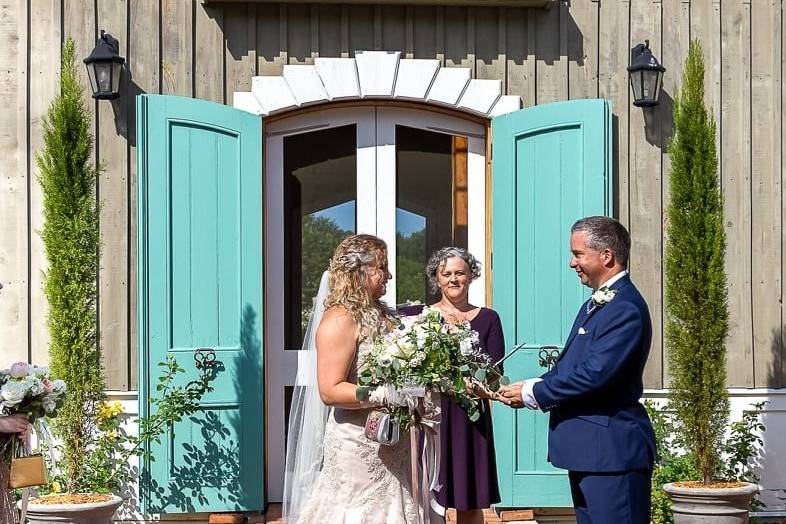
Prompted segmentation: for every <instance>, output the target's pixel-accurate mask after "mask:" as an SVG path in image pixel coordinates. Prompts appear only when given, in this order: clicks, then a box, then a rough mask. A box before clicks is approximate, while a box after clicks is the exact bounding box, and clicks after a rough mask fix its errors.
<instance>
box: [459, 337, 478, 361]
mask: <svg viewBox="0 0 786 524" xmlns="http://www.w3.org/2000/svg"><path fill="white" fill-rule="evenodd" d="M459 349H460V350H461V354H462V355H464V356H465V357H466V356H469V355H472V354H473V353H474V352H475V351H474V347H473V345H472V339H469V338H464V339H462V340H461V342H459Z"/></svg>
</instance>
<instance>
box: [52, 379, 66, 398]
mask: <svg viewBox="0 0 786 524" xmlns="http://www.w3.org/2000/svg"><path fill="white" fill-rule="evenodd" d="M52 389H53V390H54V392H55V393H56V394H58V395H60V394H62V393H64V392H65V390H66V383H65V382H64V381H62V380H60V379H58V380H53V381H52Z"/></svg>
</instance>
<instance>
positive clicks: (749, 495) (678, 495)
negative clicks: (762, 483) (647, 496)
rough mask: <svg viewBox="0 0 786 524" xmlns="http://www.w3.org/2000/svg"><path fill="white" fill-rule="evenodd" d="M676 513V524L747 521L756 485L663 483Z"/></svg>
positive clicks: (721, 523)
mask: <svg viewBox="0 0 786 524" xmlns="http://www.w3.org/2000/svg"><path fill="white" fill-rule="evenodd" d="M663 490H664V491H665V492H666V493H667V494H668V495H669V498H670V499H671V503H672V511H673V512H674V524H710V523H712V524H745V523H747V522H748V511H749V508H750V502H751V499H753V496H754V495H755V494H756V493H757V492H758V491H759V486H757V485H756V484H750V483H747V482H746V483H745V485H744V486H740V487H738V488H687V487H682V486H675V485H674V484H664V485H663Z"/></svg>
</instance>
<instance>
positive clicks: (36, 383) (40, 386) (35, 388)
mask: <svg viewBox="0 0 786 524" xmlns="http://www.w3.org/2000/svg"><path fill="white" fill-rule="evenodd" d="M25 385H26V386H27V389H28V390H29V391H30V394H31V395H33V396H38V395H40V394H41V393H43V392H44V383H43V382H41V380H39V379H37V378H35V377H34V376H30V377H27V378H26V379H25Z"/></svg>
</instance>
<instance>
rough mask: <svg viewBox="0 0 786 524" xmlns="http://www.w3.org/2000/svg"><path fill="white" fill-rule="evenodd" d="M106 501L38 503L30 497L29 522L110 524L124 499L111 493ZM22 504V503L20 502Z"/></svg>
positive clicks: (28, 507)
mask: <svg viewBox="0 0 786 524" xmlns="http://www.w3.org/2000/svg"><path fill="white" fill-rule="evenodd" d="M110 497H112V499H111V500H108V501H106V502H91V503H84V504H36V503H35V499H32V498H31V499H30V503H29V504H28V505H27V522H28V523H29V524H51V523H53V522H57V523H59V524H110V523H111V522H112V516H113V515H114V514H115V511H117V508H118V507H120V504H122V503H123V499H121V498H120V497H118V496H116V495H110ZM20 504H21V503H20Z"/></svg>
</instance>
